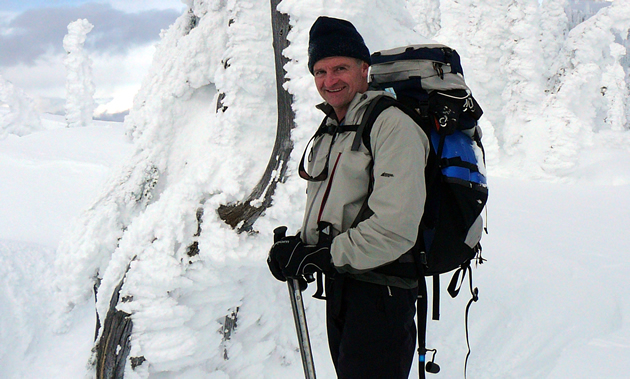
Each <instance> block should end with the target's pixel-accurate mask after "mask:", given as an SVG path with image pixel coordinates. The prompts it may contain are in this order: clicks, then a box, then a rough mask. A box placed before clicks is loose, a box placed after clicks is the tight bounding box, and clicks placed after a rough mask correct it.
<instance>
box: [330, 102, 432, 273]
mask: <svg viewBox="0 0 630 379" xmlns="http://www.w3.org/2000/svg"><path fill="white" fill-rule="evenodd" d="M370 143H371V148H372V155H373V159H374V170H373V173H374V187H373V191H372V194H371V195H370V196H369V199H368V206H369V208H370V210H371V211H372V212H374V214H373V215H372V216H371V217H369V218H368V219H366V220H364V221H362V222H360V223H359V224H358V225H357V226H356V227H355V228H351V229H348V230H347V231H346V232H344V233H341V234H339V235H338V236H337V237H336V238H335V239H334V240H333V244H332V247H331V255H332V257H333V263H334V265H335V266H336V267H337V270H338V271H340V272H350V273H361V272H364V271H367V270H371V269H374V268H376V267H379V266H382V265H384V264H387V263H390V262H393V261H395V260H396V259H398V258H399V257H400V256H401V255H403V254H404V253H406V252H407V251H408V250H409V249H411V247H413V245H414V244H415V242H416V239H417V237H418V226H419V225H420V219H421V218H422V213H423V211H424V201H425V198H426V186H425V177H424V169H425V166H426V162H427V157H428V153H429V141H428V138H427V136H426V134H425V133H424V132H423V131H422V129H420V127H419V126H418V125H417V124H416V123H415V122H414V121H413V120H411V118H409V116H407V115H406V114H404V113H403V112H402V111H400V110H399V109H397V108H393V107H392V108H388V109H387V110H385V111H383V113H381V115H380V116H379V117H378V118H377V119H376V121H375V123H374V125H373V127H372V131H371V134H370Z"/></svg>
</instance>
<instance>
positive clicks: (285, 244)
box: [267, 235, 302, 282]
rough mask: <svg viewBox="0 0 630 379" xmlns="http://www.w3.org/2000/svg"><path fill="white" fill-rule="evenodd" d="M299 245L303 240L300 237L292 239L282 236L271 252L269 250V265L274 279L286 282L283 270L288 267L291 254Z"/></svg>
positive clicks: (276, 241)
mask: <svg viewBox="0 0 630 379" xmlns="http://www.w3.org/2000/svg"><path fill="white" fill-rule="evenodd" d="M298 244H302V239H301V238H300V236H299V235H297V236H290V237H284V236H281V237H278V238H276V239H275V243H274V244H273V246H272V247H271V250H269V256H268V257H267V265H268V266H269V271H271V274H272V275H273V276H274V278H276V279H278V280H280V281H282V282H286V280H287V278H286V276H285V275H284V273H283V272H282V269H283V268H284V267H285V266H286V264H287V262H288V261H289V257H290V256H291V252H292V251H293V250H294V249H295V247H296V246H297V245H298Z"/></svg>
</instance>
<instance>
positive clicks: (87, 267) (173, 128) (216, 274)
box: [55, 0, 424, 378]
mask: <svg viewBox="0 0 630 379" xmlns="http://www.w3.org/2000/svg"><path fill="white" fill-rule="evenodd" d="M187 4H188V5H189V6H190V8H191V9H190V12H187V13H185V14H183V15H182V16H181V17H180V18H179V19H178V20H177V21H176V22H175V24H174V25H172V26H171V27H170V28H169V29H168V31H166V32H165V33H164V34H163V36H162V41H161V43H160V44H159V46H158V47H157V51H156V54H155V58H154V62H153V66H152V68H151V71H150V73H149V75H148V77H147V78H146V79H145V81H144V83H143V85H142V88H141V90H140V91H139V93H138V94H137V96H136V98H135V101H134V107H133V109H132V110H131V112H130V114H129V116H128V117H127V118H126V120H125V123H126V126H127V127H128V131H129V135H130V136H131V138H132V139H133V140H134V144H135V147H136V153H135V154H134V155H133V156H132V157H131V158H130V159H129V161H128V162H127V165H126V166H125V168H124V169H122V170H121V172H120V173H119V174H118V176H117V177H115V178H113V179H112V180H111V182H110V183H109V184H108V185H107V186H105V189H104V191H103V192H102V193H101V194H100V196H99V197H98V199H97V201H96V202H95V203H94V205H93V206H92V207H91V208H90V209H88V210H87V211H86V212H85V213H84V214H83V216H81V217H80V218H79V219H78V220H77V221H76V223H75V224H74V226H73V227H71V228H70V229H69V230H68V234H67V236H66V237H65V238H64V239H63V241H62V242H61V243H60V246H59V249H58V258H57V263H56V266H57V269H58V271H59V276H58V278H59V279H58V280H57V282H56V283H55V286H56V288H57V289H58V296H59V304H60V306H61V309H60V312H59V314H58V315H59V317H58V319H57V321H58V322H57V326H58V328H59V329H60V330H64V329H65V328H67V327H68V323H69V322H70V320H71V317H70V316H69V315H70V313H68V312H71V310H72V309H73V308H74V306H75V304H78V303H82V302H85V301H88V299H89V298H90V296H91V292H92V290H93V288H94V286H95V284H97V285H98V286H97V304H96V308H97V312H98V315H99V319H100V320H101V323H102V327H101V328H100V329H99V339H100V338H101V337H102V336H103V335H105V336H106V337H107V338H105V339H104V341H110V344H109V345H108V346H110V347H111V348H112V350H111V351H109V353H108V354H105V355H99V353H97V355H96V357H95V361H96V362H95V366H94V370H95V371H97V376H98V375H100V374H101V373H102V372H104V371H107V370H114V371H116V372H118V371H117V370H121V371H122V372H124V374H125V377H141V378H146V377H150V376H152V375H160V374H163V375H166V376H167V377H169V376H170V377H187V376H188V377H211V375H214V376H212V377H216V378H222V377H223V378H224V377H233V378H238V377H243V378H244V377H268V378H278V377H295V376H297V375H296V373H299V372H301V370H302V369H301V364H300V363H299V362H300V356H299V353H298V352H297V349H296V342H297V341H296V339H295V332H294V328H293V325H292V316H291V311H290V307H287V305H288V304H289V303H288V299H287V296H286V287H285V286H282V285H280V284H279V283H278V282H276V281H275V280H274V279H273V278H272V277H271V276H270V275H269V273H268V270H267V267H266V264H265V258H266V254H267V249H268V247H269V244H270V243H271V240H272V230H273V227H275V226H277V225H279V224H280V223H285V224H287V225H288V226H289V228H290V230H292V231H295V230H296V229H297V227H298V225H299V224H300V222H301V217H302V210H303V206H304V204H303V201H304V198H303V193H304V188H305V185H304V183H303V181H302V180H301V179H299V178H297V175H294V173H295V172H296V171H297V170H296V165H297V163H296V162H299V156H298V157H297V158H296V157H295V155H301V153H302V149H303V147H304V145H305V144H306V142H307V140H308V138H309V137H310V136H311V135H312V133H314V131H315V129H316V128H317V126H318V125H319V122H320V121H321V118H322V116H323V115H322V114H320V113H318V112H319V111H317V110H316V109H315V108H314V105H315V104H317V103H318V102H320V101H321V99H320V98H319V95H318V94H317V91H316V89H315V86H314V83H313V78H312V76H311V75H310V73H308V70H307V67H306V62H307V40H308V30H309V29H310V26H311V25H312V23H313V21H314V20H315V19H316V17H317V16H318V15H320V14H329V15H333V16H336V17H343V18H347V19H349V20H351V21H352V22H353V23H354V24H355V25H356V26H357V28H358V29H359V31H361V32H362V33H363V34H364V37H365V39H366V41H367V43H368V45H369V46H370V47H372V49H373V50H377V49H384V48H391V47H394V46H396V45H397V44H409V43H413V42H417V41H423V40H424V39H423V37H422V36H419V35H417V33H414V32H413V30H412V28H413V20H412V18H411V16H410V15H409V13H408V12H407V10H406V9H405V1H404V0H399V1H395V2H388V3H387V4H383V2H381V1H376V0H362V1H359V2H357V1H356V0H354V1H339V0H334V1H333V0H326V1H321V0H285V1H283V2H282V3H281V4H280V6H279V10H280V11H281V12H282V13H284V14H286V15H288V20H289V22H290V25H288V24H287V25H285V28H284V29H283V30H282V31H281V32H278V33H277V35H283V36H285V38H287V37H288V39H289V42H290V44H289V46H288V47H287V48H286V49H284V52H283V54H284V55H285V56H286V57H287V58H288V59H289V60H290V62H289V63H287V64H286V65H284V69H285V70H286V71H287V78H289V79H290V81H289V82H287V83H285V84H284V87H283V86H282V83H281V86H280V88H282V89H288V91H289V92H290V93H291V95H292V96H293V107H292V109H293V110H294V111H295V126H296V127H295V129H293V130H291V140H292V142H293V143H295V145H296V149H295V151H297V153H294V154H293V155H291V157H290V159H288V160H286V159H284V160H283V159H280V160H278V162H277V163H278V166H277V168H276V169H274V170H271V171H270V172H269V175H270V180H269V181H267V183H268V184H270V185H269V186H263V188H262V190H261V191H260V192H257V191H256V190H255V189H256V187H258V186H260V184H261V183H265V181H261V178H264V177H265V176H266V167H267V168H268V167H270V166H269V165H268V163H269V162H272V161H273V160H274V159H275V153H272V151H274V150H273V147H274V140H275V137H276V131H277V130H278V129H279V125H278V124H279V123H280V118H279V116H282V115H278V114H277V111H276V109H277V101H278V100H277V90H276V78H275V73H276V68H277V67H276V66H275V65H274V57H277V54H274V50H273V48H272V46H273V43H272V41H273V38H272V25H271V19H272V18H271V12H270V11H271V7H270V4H269V2H267V1H264V0H236V1H229V2H225V1H213V2H207V1H188V2H187ZM272 4H273V3H272ZM374 14H378V15H379V17H378V18H375V17H374ZM289 26H290V27H289ZM289 30H290V31H289ZM383 30H387V31H388V32H387V33H383V32H382V31H383ZM274 35H276V33H274ZM283 172H284V173H285V174H286V176H284V175H283ZM278 179H282V181H283V182H284V183H283V184H279V185H278V186H277V187H276V188H275V193H274V196H273V206H272V207H268V205H269V204H268V201H269V200H270V199H268V197H267V194H268V193H270V192H269V191H270V190H271V188H272V184H273V183H274V182H276V183H277V181H278ZM255 194H260V195H259V196H258V198H256V197H255ZM246 204H249V205H246ZM261 206H263V208H262V209H263V210H264V213H262V214H261V215H259V216H260V217H258V218H255V217H256V215H254V218H253V219H250V218H245V219H242V221H241V222H238V223H236V224H235V223H234V222H233V220H235V218H233V217H232V216H233V215H235V214H238V213H239V212H241V211H242V212H249V211H250V210H252V209H254V208H256V209H257V208H259V207H261ZM264 207H267V208H264ZM235 209H236V211H235V212H232V211H233V210H235ZM252 220H253V221H252ZM254 222H255V223H254ZM239 232H244V233H239ZM236 313H238V328H237V330H236V332H235V333H228V332H227V329H229V328H228V327H227V326H226V325H229V324H230V323H232V322H233V321H228V320H230V317H233V316H232V315H233V314H236ZM311 320H312V322H313V324H312V325H313V327H312V330H311V337H312V338H313V341H314V343H317V344H323V343H325V342H324V341H325V339H326V337H325V331H324V321H323V320H322V319H321V316H318V315H317V314H315V315H313V318H311ZM111 341H114V344H111ZM118 346H120V347H118ZM102 349H105V350H106V349H107V348H106V346H105V347H104V346H103V344H102V343H100V342H99V343H97V349H96V350H97V352H98V351H103V350H102ZM108 372H109V371H108ZM323 377H326V375H325V374H324V375H323Z"/></svg>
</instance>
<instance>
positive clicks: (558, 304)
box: [0, 0, 630, 379]
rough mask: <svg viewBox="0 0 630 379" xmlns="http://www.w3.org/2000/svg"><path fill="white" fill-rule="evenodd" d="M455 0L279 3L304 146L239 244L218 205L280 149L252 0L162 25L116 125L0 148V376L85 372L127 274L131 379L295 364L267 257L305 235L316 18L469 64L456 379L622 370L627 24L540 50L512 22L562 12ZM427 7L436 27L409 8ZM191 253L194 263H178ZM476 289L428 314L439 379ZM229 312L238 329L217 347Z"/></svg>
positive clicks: (611, 18) (297, 138)
mask: <svg viewBox="0 0 630 379" xmlns="http://www.w3.org/2000/svg"><path fill="white" fill-rule="evenodd" d="M468 3H470V1H464V0H462V1H460V2H454V1H451V0H443V1H441V2H439V4H440V10H439V11H437V10H435V9H433V8H432V7H434V6H435V4H438V2H436V1H430V2H424V3H423V2H421V1H392V2H388V3H385V2H382V1H377V0H362V1H354V2H353V6H351V7H348V6H344V4H343V2H338V1H335V2H327V1H322V0H284V1H283V2H282V3H281V9H282V10H283V11H284V12H288V13H289V14H290V15H291V23H292V29H291V31H290V33H289V39H290V41H291V45H290V46H289V47H288V48H287V49H286V50H285V52H284V53H285V55H287V56H288V57H290V58H291V59H292V62H290V63H289V64H288V65H287V66H286V67H285V68H286V70H287V73H288V77H289V78H290V81H289V82H288V83H287V84H286V88H287V89H288V90H289V91H290V92H291V93H292V94H293V96H294V110H295V111H296V125H297V127H296V128H295V129H294V130H293V131H292V138H293V141H294V143H295V148H294V151H293V153H292V156H291V160H290V161H289V162H287V164H288V165H289V170H288V171H289V177H288V178H287V180H286V182H285V183H283V184H281V185H279V186H278V188H277V190H276V194H275V196H274V205H273V206H272V207H271V208H269V209H268V210H267V211H266V212H265V214H264V215H263V216H262V217H261V218H260V219H259V220H258V221H257V222H256V224H255V225H254V227H255V229H256V231H257V232H258V233H252V234H246V233H243V234H237V233H235V232H234V231H233V230H232V229H231V228H230V227H229V226H227V225H226V224H225V223H224V222H223V221H222V220H221V219H220V218H219V217H218V215H217V212H216V209H217V208H218V207H219V206H220V205H222V204H228V203H230V202H234V201H239V200H241V199H243V198H245V197H246V196H247V195H248V194H249V192H250V191H251V189H252V188H253V186H254V185H255V184H256V183H257V181H258V179H259V178H260V176H261V174H262V172H263V170H264V168H265V165H266V163H267V160H268V158H269V152H270V151H271V148H272V146H273V140H274V138H275V127H276V125H275V124H276V110H275V109H276V104H275V84H274V75H273V72H274V69H273V51H272V47H271V43H270V38H271V32H270V31H271V25H270V21H269V13H268V12H269V9H268V8H269V7H268V3H266V2H263V1H262V0H241V1H228V2H225V1H208V2H206V1H196V0H195V1H193V0H190V1H187V4H188V5H190V6H192V7H193V12H191V13H184V14H183V15H182V16H181V17H180V18H179V19H178V20H177V21H176V22H175V23H174V24H173V25H172V26H171V27H170V28H169V30H167V31H165V32H164V33H163V35H162V42H161V43H160V45H158V46H157V47H156V55H155V58H154V61H153V64H152V67H151V69H150V71H149V73H148V74H147V76H146V78H145V80H144V82H143V86H142V88H141V89H140V91H139V93H138V94H137V96H136V98H135V100H134V108H133V109H132V110H131V112H130V114H129V116H128V117H127V118H126V120H125V122H124V123H117V122H97V121H92V122H90V123H89V125H88V126H86V127H83V128H65V120H64V119H63V117H58V116H51V115H42V116H41V118H42V130H39V131H34V132H32V133H31V134H28V135H24V136H21V137H18V136H17V135H14V134H9V135H7V136H6V138H4V139H1V140H0V194H1V196H0V342H1V343H0V377H2V378H40V377H50V378H81V377H94V374H95V373H94V367H93V365H92V363H93V359H94V356H93V353H92V351H91V349H92V347H93V345H94V337H95V324H96V321H95V315H96V313H98V315H99V317H100V320H101V321H103V320H104V318H105V314H106V313H107V310H108V308H109V301H110V296H111V294H112V292H113V290H114V288H116V286H117V285H118V284H119V283H120V282H121V280H122V279H123V278H124V286H123V287H122V289H121V293H120V296H121V298H122V297H125V298H126V299H128V301H125V302H121V303H119V305H118V309H119V310H122V311H125V312H127V313H129V314H131V315H132V316H131V317H132V321H133V331H132V335H131V352H130V357H144V358H145V359H146V361H145V363H143V364H141V365H140V366H138V367H136V368H135V369H132V368H131V365H130V364H129V363H128V364H127V368H126V374H125V377H126V378H216V379H224V378H250V377H257V378H261V377H262V378H296V377H301V376H302V365H301V362H300V354H299V352H298V349H297V339H296V336H295V330H294V326H293V318H292V315H291V307H290V303H289V299H288V293H287V289H286V285H285V284H284V283H280V282H277V281H276V280H275V279H273V277H272V276H271V275H270V274H269V272H268V269H267V266H266V264H265V258H266V254H267V251H268V248H269V246H270V244H271V240H272V230H273V228H274V227H276V226H278V225H283V224H284V225H287V226H288V227H289V233H292V232H295V231H296V229H297V228H298V227H299V225H300V224H301V218H302V210H303V206H304V204H303V203H304V188H305V185H304V183H303V181H302V180H300V179H299V178H298V177H297V175H295V173H296V171H297V170H296V165H297V163H296V161H299V157H300V156H301V154H302V150H303V148H304V146H305V145H306V142H307V140H308V138H310V136H311V135H312V133H313V132H314V128H315V127H316V126H317V125H318V124H319V121H320V119H321V115H320V114H319V113H317V111H315V110H314V109H313V105H314V104H316V103H317V102H319V101H320V100H319V98H318V95H317V92H316V91H315V88H314V86H313V83H312V77H311V76H310V74H309V73H308V70H307V68H306V65H305V62H306V58H307V57H306V48H305V46H306V43H307V39H308V29H309V27H310V25H311V23H312V22H313V21H314V19H315V17H316V16H317V15H318V14H329V15H334V16H338V17H344V18H347V19H349V20H351V21H352V22H353V23H354V24H355V25H356V26H357V28H358V30H359V31H360V32H362V33H363V34H364V37H365V40H366V42H367V43H368V45H369V46H371V47H372V48H373V50H377V49H386V48H391V47H394V46H395V45H400V44H405V43H412V42H413V43H418V42H422V41H426V39H425V38H424V37H422V36H419V35H418V34H416V32H414V30H430V31H431V33H433V32H435V36H431V37H432V38H435V39H436V40H437V41H439V42H443V43H447V44H450V45H452V46H454V47H456V48H457V49H458V51H459V52H460V54H461V55H462V58H463V59H465V61H464V68H465V71H466V75H467V81H468V82H469V84H470V86H471V88H472V90H473V93H474V94H475V96H476V98H477V99H478V100H479V102H480V103H481V104H482V106H483V107H484V110H485V112H486V113H485V115H484V119H483V120H484V121H483V123H482V124H481V127H482V128H483V132H484V144H485V146H486V152H487V154H488V158H489V159H488V177H489V179H488V185H489V188H490V200H489V203H488V208H487V214H486V215H485V217H484V218H485V220H486V224H487V227H488V230H489V234H488V235H485V236H484V237H483V240H482V243H483V246H484V257H485V258H486V259H488V261H487V263H486V264H484V265H482V266H480V267H478V268H476V269H475V272H474V275H475V285H476V286H477V287H478V288H479V291H480V300H479V301H478V302H477V303H475V304H473V305H472V307H471V311H470V328H469V331H470V342H471V348H472V354H471V357H470V361H469V365H468V377H469V378H471V379H472V378H569V377H570V378H613V379H615V378H627V377H628V372H629V371H630V343H628V341H630V328H629V325H630V294H628V292H627V291H625V288H624V287H625V286H624V284H625V283H626V282H627V279H626V276H625V275H624V274H625V273H626V272H627V271H628V269H629V268H630V267H629V266H630V258H629V257H628V255H627V253H626V250H627V248H626V247H627V246H628V245H629V243H630V237H629V235H628V233H626V232H625V228H626V226H627V225H628V224H630V212H628V209H630V198H629V197H628V196H627V194H628V192H629V190H630V148H629V146H630V132H628V125H627V120H628V114H627V109H628V106H627V104H626V103H624V101H626V100H624V99H623V97H624V96H626V95H625V94H627V91H628V88H627V83H626V86H625V87H624V86H623V83H622V82H620V80H621V79H620V78H622V77H623V75H622V72H621V71H619V70H620V69H621V70H624V68H623V67H621V66H620V65H619V61H620V58H621V56H622V51H621V49H620V48H619V45H617V44H615V43H614V38H613V37H612V36H613V29H612V28H613V27H614V29H615V30H622V29H623V28H627V27H630V23H629V22H628V21H629V20H630V17H629V15H628V14H627V9H625V8H623V7H621V4H622V3H624V2H622V1H616V2H614V4H615V5H611V6H610V7H609V8H604V9H603V10H601V11H600V12H599V13H598V14H597V15H595V16H593V17H591V18H589V19H588V20H587V21H585V22H584V23H583V25H579V26H577V27H576V28H574V29H573V30H571V31H570V32H567V29H566V28H563V27H560V26H558V27H557V28H556V29H554V31H553V33H554V34H553V35H554V36H556V37H555V38H564V39H565V40H564V41H563V43H559V44H557V45H555V46H557V48H558V49H560V50H558V51H549V50H545V47H544V46H540V45H536V43H535V41H533V40H532V36H533V35H536V31H535V30H529V29H528V28H527V27H525V25H534V24H535V23H536V22H537V21H536V20H540V18H541V17H549V18H550V19H546V20H544V21H545V22H543V23H542V24H545V25H549V24H553V22H552V21H550V20H551V18H553V20H562V19H563V18H562V17H561V16H559V15H558V14H557V9H555V8H550V9H549V10H548V11H547V12H546V13H545V14H548V15H549V16H542V15H541V13H537V12H538V11H537V10H536V9H535V8H533V7H532V3H531V2H528V1H523V2H513V1H508V0H502V1H500V2H496V1H495V0H493V2H492V4H494V6H493V7H489V4H490V2H489V1H488V2H479V5H478V6H477V7H473V8H471V9H467V8H466V6H468V5H470V4H468ZM486 3H487V4H486ZM616 4H619V5H618V6H617V8H613V7H615V6H616ZM423 7H426V9H433V11H434V12H433V13H431V17H428V16H427V17H426V18H425V19H422V20H421V19H416V18H414V17H412V16H411V15H410V14H409V10H411V9H424V8H423ZM518 7H521V8H518ZM507 8H510V9H511V11H510V13H509V20H510V21H509V22H508V21H506V20H508V19H507V18H506V17H507V16H506V15H505V12H504V10H505V9H507ZM611 9H612V11H611ZM374 13H376V14H378V15H379V18H378V19H377V20H374V19H373V18H371V16H370V15H371V14H374ZM458 20H459V21H460V22H458ZM462 20H467V21H465V22H462ZM502 21H503V22H504V23H502ZM518 22H524V23H525V24H524V25H517V24H518ZM565 22H566V18H565ZM375 23H376V24H375ZM419 23H421V24H422V25H419ZM440 25H441V28H440V27H439V26H440ZM509 25H511V26H512V27H511V28H510V27H508V26H509ZM611 25H613V26H611ZM192 26H194V27H192ZM532 27H533V26H532ZM379 30H388V35H387V38H384V37H383V35H382V34H381V33H379ZM541 33H542V32H541ZM563 33H566V35H565V34H563ZM506 36H510V37H511V36H515V39H511V38H508V37H506ZM560 36H562V37H560ZM516 37H517V38H516ZM545 38H547V39H549V38H550V37H549V36H545ZM541 40H544V38H542V37H541ZM588 40H592V41H595V42H596V43H597V45H596V46H592V45H588V44H587V43H586V42H585V41H588ZM481 41H483V43H482V42H481ZM602 41H604V42H606V43H605V44H602V43H600V42H602ZM456 44H461V46H458V45H456ZM532 51H536V54H538V55H540V56H545V57H553V59H557V60H559V61H560V63H559V64H558V67H559V68H558V70H557V71H553V70H551V69H550V70H549V72H546V71H547V70H540V71H536V70H535V69H534V68H533V67H535V64H534V63H535V62H529V61H527V59H528V56H529V55H530V52H532ZM560 68H561V69H560ZM543 71H544V72H543ZM497 73H503V74H504V75H505V76H503V77H500V78H497ZM586 74H588V75H590V76H589V78H592V79H591V81H590V82H589V83H586V84H588V85H585V83H584V82H583V81H581V80H582V79H581V78H584V77H585V75H586ZM544 75H554V77H553V78H551V77H545V76H544ZM604 82H605V83H610V84H608V86H609V88H610V91H609V92H607V93H606V94H605V95H604V96H602V93H601V92H600V91H599V90H600V87H599V86H600V84H602V83H604ZM527 83H530V84H527ZM549 86H550V87H549ZM550 88H551V89H554V88H555V90H554V91H550ZM593 91H595V92H596V93H595V94H593ZM536 94H537V95H538V96H539V97H540V99H541V100H540V101H539V102H537V101H535V96H536ZM573 97H575V98H583V99H586V100H587V101H588V108H592V109H582V108H587V106H582V108H581V107H580V106H579V105H576V104H575V103H574V102H573V101H570V99H571V98H573ZM602 97H603V98H604V99H601V98H602ZM626 97H627V96H626ZM518 112H520V113H519V114H516V113H518ZM508 120H509V122H511V123H513V124H511V125H509V126H506V125H505V123H506V121H508ZM624 120H625V121H624ZM624 122H625V124H624ZM519 125H520V129H519V127H517V126H519ZM549 141H553V144H550V142H549ZM198 217H199V219H200V221H201V225H199V224H198ZM193 243H197V244H198V248H199V253H198V254H197V255H194V256H189V254H188V251H189V247H190V246H191V245H192V244H193ZM96 278H98V279H99V280H100V286H99V287H98V296H97V299H96V300H95V298H94V293H93V289H94V284H95V280H96ZM446 285H447V280H446V279H444V280H443V281H442V286H443V287H444V288H442V293H443V294H446V288H445V287H446ZM312 287H313V286H311V288H309V289H308V290H307V293H306V294H307V296H305V303H306V308H307V316H308V322H309V327H310V334H311V342H312V345H313V350H314V351H313V353H314V359H315V362H316V367H317V374H318V376H319V377H321V378H331V377H334V370H333V367H332V363H331V361H330V357H329V353H328V347H327V343H326V333H325V327H324V302H322V301H318V300H315V299H312V298H311V297H310V296H308V295H310V294H312V293H313V291H314V288H312ZM467 301H468V297H467V292H466V291H462V294H460V296H459V297H458V298H457V299H454V300H453V299H449V298H447V296H446V295H443V297H442V301H441V320H440V321H439V322H430V323H429V332H428V346H429V347H433V348H437V349H438V351H439V353H438V355H437V358H436V362H437V363H438V364H440V366H441V367H442V372H441V373H440V374H439V376H436V378H439V377H443V378H453V377H462V376H463V371H462V370H463V364H464V357H465V355H466V344H465V336H464V333H465V332H464V308H465V306H466V302H467ZM237 308H238V320H237V327H236V329H235V330H234V331H233V333H232V335H231V338H230V339H229V340H227V341H225V340H222V335H221V333H220V332H219V331H220V330H221V328H222V323H223V321H224V318H225V316H226V315H229V314H231V313H232V312H233V311H235V310H236V309H237ZM225 355H227V357H228V359H225V358H224V356H225ZM416 370H417V368H416V367H415V365H414V367H413V368H412V374H411V377H415V376H416V375H417V374H415V372H416Z"/></svg>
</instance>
